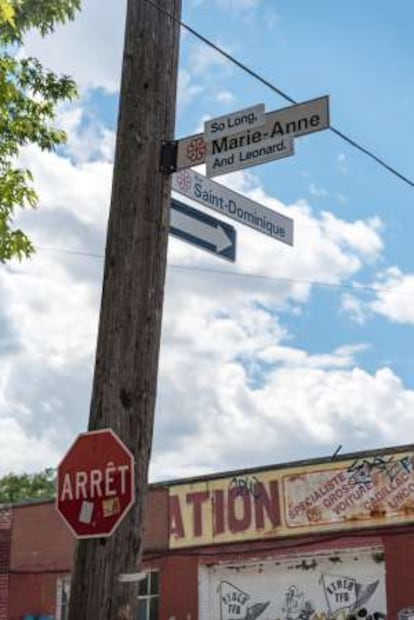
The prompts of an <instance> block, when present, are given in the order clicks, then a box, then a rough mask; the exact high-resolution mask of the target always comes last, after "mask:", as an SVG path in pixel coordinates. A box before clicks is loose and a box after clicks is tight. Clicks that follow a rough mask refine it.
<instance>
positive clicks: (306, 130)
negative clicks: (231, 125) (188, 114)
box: [170, 96, 329, 172]
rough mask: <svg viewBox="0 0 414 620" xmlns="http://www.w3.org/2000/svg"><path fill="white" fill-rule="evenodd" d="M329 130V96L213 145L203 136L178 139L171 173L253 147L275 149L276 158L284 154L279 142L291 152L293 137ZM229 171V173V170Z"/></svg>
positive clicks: (271, 115)
mask: <svg viewBox="0 0 414 620" xmlns="http://www.w3.org/2000/svg"><path fill="white" fill-rule="evenodd" d="M328 127H329V97H328V96H324V97H319V98H318V99H312V100H310V101H305V102H303V103H299V104H296V105H292V106H288V107H286V108H282V109H279V110H275V111H273V112H268V113H267V114H266V115H265V123H264V124H263V125H261V126H260V127H255V128H254V129H245V130H244V131H242V132H240V133H237V134H234V135H223V136H221V137H218V138H217V139H213V140H211V141H210V142H206V141H205V139H204V134H202V133H199V134H195V135H192V136H188V137H186V138H183V139H181V140H178V141H177V142H176V147H177V153H176V157H175V158H174V159H175V161H174V165H171V166H170V170H183V169H184V168H191V167H192V166H198V165H199V164H203V163H205V162H206V159H207V158H208V157H209V158H212V157H214V156H216V157H218V158H220V160H224V158H226V157H228V158H230V161H231V158H232V155H234V154H235V153H236V152H239V151H240V149H247V151H249V148H250V150H251V151H257V150H259V149H260V148H261V147H262V148H266V147H267V148H270V149H274V154H275V155H276V157H277V154H278V153H280V152H282V151H281V150H278V149H277V148H276V144H277V143H281V142H282V141H283V140H285V146H286V149H287V151H288V149H289V144H288V141H289V140H290V139H291V138H295V137H298V136H304V135H307V134H310V133H314V132H317V131H321V130H322V129H327V128H328ZM263 145H265V146H263ZM281 148H282V147H280V149H281ZM287 151H283V152H287ZM249 152H250V151H249ZM254 159H255V158H254V157H251V163H250V165H253V162H254ZM256 159H257V158H256ZM259 163H260V162H259ZM220 168H221V166H218V165H217V170H218V169H220ZM223 168H224V166H223ZM226 172H230V170H229V168H228V169H227V170H226Z"/></svg>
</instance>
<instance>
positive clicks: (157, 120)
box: [69, 0, 181, 620]
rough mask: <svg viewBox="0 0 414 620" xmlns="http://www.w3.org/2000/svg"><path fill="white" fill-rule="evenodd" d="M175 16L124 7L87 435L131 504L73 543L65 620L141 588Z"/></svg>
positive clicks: (81, 619)
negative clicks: (113, 457)
mask: <svg viewBox="0 0 414 620" xmlns="http://www.w3.org/2000/svg"><path fill="white" fill-rule="evenodd" d="M104 5H105V3H103V6H102V10H103V11H104V10H105V6H104ZM157 7H158V8H157ZM180 12H181V0H128V5H127V17H126V32H125V49H124V58H123V68H122V85H121V97H120V110H119V118H118V133H117V143H116V153H115V163H114V176H113V186H112V200H111V209H110V214H109V223H108V233H107V245H106V254H105V272H104V282H103V293H102V303H101V315H100V324H99V334H98V343H97V352H96V363H95V375H94V383H93V391H92V400H91V410H90V421H89V430H97V429H100V428H108V427H110V428H112V429H113V430H114V431H115V432H116V433H117V434H118V436H119V437H120V438H121V440H122V441H123V442H124V443H125V444H126V445H127V446H128V447H129V449H130V450H131V452H132V453H133V454H134V456H135V461H136V463H135V484H136V504H135V506H133V507H132V509H131V510H130V512H129V513H128V515H127V516H126V518H125V520H124V521H123V522H122V523H121V524H120V526H119V527H118V529H117V530H116V531H115V533H114V534H113V535H112V536H111V537H110V538H107V539H91V540H86V541H81V542H80V543H78V547H77V551H76V556H75V567H74V573H73V576H72V586H71V601H70V609H69V620H136V609H137V605H138V601H137V596H138V582H136V581H135V582H129V583H120V581H119V575H120V574H126V573H128V574H133V573H137V572H138V571H139V564H140V559H141V553H142V521H143V510H144V501H145V496H146V487H147V473H148V463H149V458H150V453H151V442H152V429H153V419H154V409H155V396H156V386H157V373H158V356H159V345H160V333H161V316H162V307H163V294H164V280H165V271H166V254H167V241H168V229H169V202H170V179H169V177H168V175H165V174H161V173H160V171H159V164H160V150H161V142H162V141H163V140H171V139H173V137H174V121H175V98H176V83H177V63H178V45H179V26H178V20H179V18H180ZM169 15H170V16H173V18H174V19H172V18H171V17H170V16H169Z"/></svg>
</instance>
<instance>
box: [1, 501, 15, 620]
mask: <svg viewBox="0 0 414 620" xmlns="http://www.w3.org/2000/svg"><path fill="white" fill-rule="evenodd" d="M12 520H13V513H12V511H11V510H9V509H0V620H8V618H9V586H10V576H9V570H10V549H11V529H12Z"/></svg>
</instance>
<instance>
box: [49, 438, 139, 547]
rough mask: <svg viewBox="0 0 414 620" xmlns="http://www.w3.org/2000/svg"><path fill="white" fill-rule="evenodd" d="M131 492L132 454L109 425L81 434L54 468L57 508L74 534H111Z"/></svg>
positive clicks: (101, 535)
mask: <svg viewBox="0 0 414 620" xmlns="http://www.w3.org/2000/svg"><path fill="white" fill-rule="evenodd" d="M134 493H135V486H134V457H133V455H132V453H131V452H130V451H129V450H128V448H127V447H126V446H125V445H124V444H123V443H122V441H121V440H120V439H119V437H118V436H117V435H116V434H115V433H114V432H113V431H112V430H111V429H109V428H107V429H102V430H99V431H91V432H89V433H82V434H80V435H79V436H78V437H77V439H75V441H74V443H73V444H72V446H71V447H70V448H69V450H68V452H67V453H66V455H65V456H64V458H63V460H62V462H61V463H60V465H59V467H58V469H57V492H56V509H57V511H58V512H59V514H60V515H61V516H62V518H63V519H64V521H65V522H66V524H67V525H68V526H69V528H70V529H71V530H72V533H73V534H74V535H75V536H76V538H101V537H106V536H110V535H111V534H112V533H113V532H114V531H115V529H116V527H117V526H118V525H119V524H120V522H121V521H122V519H123V518H124V517H125V515H126V514H127V512H128V510H129V509H130V508H131V506H132V504H133V503H134V499H135V497H134Z"/></svg>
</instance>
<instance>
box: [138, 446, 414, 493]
mask: <svg viewBox="0 0 414 620" xmlns="http://www.w3.org/2000/svg"><path fill="white" fill-rule="evenodd" d="M413 451H414V444H404V445H399V446H392V447H387V448H374V449H372V450H361V451H358V452H347V453H344V454H339V455H337V456H335V458H333V457H332V455H331V456H325V457H315V458H311V459H299V460H297V461H288V462H285V463H275V464H273V465H258V466H255V467H243V468H242V469H240V468H239V469H232V470H227V471H221V472H215V473H210V474H201V475H198V476H189V477H186V478H175V479H171V480H165V481H161V482H152V483H150V485H149V486H150V488H160V487H170V486H177V485H181V484H192V483H196V482H209V481H210V480H220V479H221V478H232V477H233V476H241V475H251V474H257V473H260V472H267V471H273V470H281V469H292V468H294V467H305V466H309V465H323V464H326V463H332V464H333V463H341V462H344V461H352V460H356V459H360V458H367V457H368V458H369V457H373V456H383V455H388V454H398V453H401V452H413Z"/></svg>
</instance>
